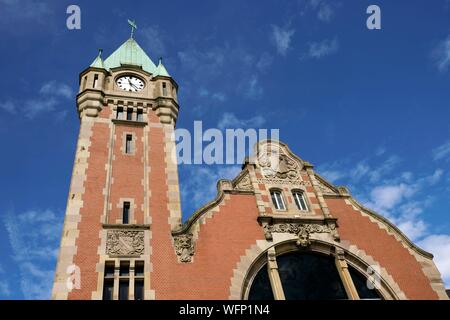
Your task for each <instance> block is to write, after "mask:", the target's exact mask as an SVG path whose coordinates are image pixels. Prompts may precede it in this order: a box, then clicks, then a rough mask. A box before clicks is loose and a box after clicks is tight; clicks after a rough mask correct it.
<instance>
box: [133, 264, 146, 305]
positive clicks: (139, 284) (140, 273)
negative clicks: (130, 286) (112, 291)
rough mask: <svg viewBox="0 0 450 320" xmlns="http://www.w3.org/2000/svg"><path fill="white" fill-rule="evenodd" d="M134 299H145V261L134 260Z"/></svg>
mask: <svg viewBox="0 0 450 320" xmlns="http://www.w3.org/2000/svg"><path fill="white" fill-rule="evenodd" d="M134 300H144V261H135V262H134Z"/></svg>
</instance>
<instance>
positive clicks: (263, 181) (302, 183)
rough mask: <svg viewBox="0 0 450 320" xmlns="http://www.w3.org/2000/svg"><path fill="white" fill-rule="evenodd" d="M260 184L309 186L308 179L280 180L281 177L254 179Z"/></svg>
mask: <svg viewBox="0 0 450 320" xmlns="http://www.w3.org/2000/svg"><path fill="white" fill-rule="evenodd" d="M256 181H257V182H258V183H260V184H284V185H291V186H294V187H297V186H305V187H310V186H311V182H309V181H303V180H282V179H265V178H262V179H257V180H256Z"/></svg>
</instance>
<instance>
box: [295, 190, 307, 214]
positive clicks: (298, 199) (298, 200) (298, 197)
mask: <svg viewBox="0 0 450 320" xmlns="http://www.w3.org/2000/svg"><path fill="white" fill-rule="evenodd" d="M292 195H293V196H294V200H295V204H296V205H297V208H298V209H299V210H303V211H307V210H308V206H307V205H306V200H305V194H304V192H303V191H294V192H292Z"/></svg>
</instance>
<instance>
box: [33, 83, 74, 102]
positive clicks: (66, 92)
mask: <svg viewBox="0 0 450 320" xmlns="http://www.w3.org/2000/svg"><path fill="white" fill-rule="evenodd" d="M39 93H40V94H43V95H50V96H55V97H63V98H66V99H71V98H73V90H72V88H71V87H69V86H68V85H67V84H65V83H60V82H57V81H55V80H51V81H49V82H47V83H45V84H44V85H43V86H42V87H41V89H40V90H39Z"/></svg>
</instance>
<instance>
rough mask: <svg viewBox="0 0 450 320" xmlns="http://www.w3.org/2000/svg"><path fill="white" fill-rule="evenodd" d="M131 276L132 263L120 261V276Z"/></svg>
mask: <svg viewBox="0 0 450 320" xmlns="http://www.w3.org/2000/svg"><path fill="white" fill-rule="evenodd" d="M129 275H130V263H129V262H128V261H120V269H119V276H121V277H124V276H125V277H128V276H129Z"/></svg>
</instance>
